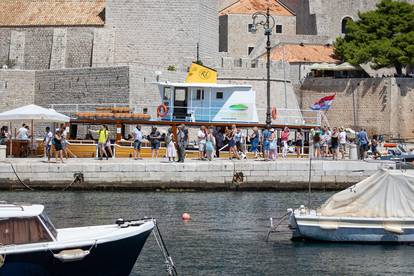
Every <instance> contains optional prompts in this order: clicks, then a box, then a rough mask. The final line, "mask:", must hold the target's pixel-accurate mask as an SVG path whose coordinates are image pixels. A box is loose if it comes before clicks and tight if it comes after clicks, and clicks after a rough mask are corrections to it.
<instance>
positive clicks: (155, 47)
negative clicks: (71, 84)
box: [97, 0, 218, 67]
mask: <svg viewBox="0 0 414 276" xmlns="http://www.w3.org/2000/svg"><path fill="white" fill-rule="evenodd" d="M217 9H218V6H217V0H197V1H194V0H181V1H172V0H157V1H154V0H143V1H139V4H137V2H135V1H129V0H109V1H107V7H106V23H105V29H110V30H114V31H115V47H114V48H115V50H114V53H115V56H114V62H115V63H126V62H128V63H136V64H139V65H141V66H143V65H146V64H147V65H153V64H160V65H163V66H164V67H165V66H168V65H176V64H178V62H179V60H178V59H179V58H180V57H191V58H192V59H193V60H195V58H196V49H197V47H196V46H197V43H198V42H199V43H200V56H201V58H211V59H215V58H216V57H217V55H218V34H217V33H218V16H217ZM97 62H98V61H97Z"/></svg>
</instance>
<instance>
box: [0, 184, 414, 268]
mask: <svg viewBox="0 0 414 276" xmlns="http://www.w3.org/2000/svg"><path fill="white" fill-rule="evenodd" d="M331 194H332V193H314V194H312V202H313V205H314V206H318V205H320V204H321V203H322V202H323V201H325V200H326V199H327V198H328V197H329V196H330V195H331ZM0 200H8V201H26V202H32V203H43V204H45V206H46V210H47V211H48V213H49V215H50V217H51V218H52V219H53V221H54V223H55V225H56V226H57V227H69V226H85V225H90V224H106V223H113V222H114V221H115V219H116V218H118V217H123V218H141V217H143V216H153V217H155V218H157V219H158V221H159V224H160V228H161V231H162V233H163V236H164V239H165V241H166V244H167V246H168V249H169V251H170V253H171V255H172V256H173V258H174V261H175V263H176V265H177V268H178V270H179V272H180V275H303V274H306V275H349V274H352V275H378V274H392V275H394V274H406V275H413V274H414V264H413V263H412V260H413V258H414V248H413V247H411V246H382V245H355V244H353V245H350V244H329V243H303V242H296V243H293V242H291V241H290V240H289V237H290V236H289V235H286V234H283V235H277V236H275V235H273V236H272V237H271V240H270V241H269V242H265V241H264V238H265V236H266V234H267V230H268V226H269V217H271V216H272V217H280V216H282V215H283V214H285V213H286V209H287V208H289V207H297V206H299V205H301V204H306V203H307V201H308V195H307V193H300V192H283V193H282V192H281V193H276V192H267V193H264V192H260V193H259V192H258V193H254V192H251V193H250V192H243V193H230V192H228V193H225V192H219V193H213V192H205V193H162V192H161V193H160V192H154V193H151V192H145V193H140V192H119V193H117V192H66V193H62V192H32V193H29V192H2V193H1V196H0ZM183 212H189V213H190V214H191V217H192V220H191V221H189V222H183V221H182V220H181V214H182V213H183ZM132 275H165V271H164V268H163V261H162V258H161V254H160V252H159V250H158V248H157V245H156V243H155V241H154V239H153V237H150V238H149V239H148V242H147V243H146V245H145V247H144V249H143V251H142V253H141V255H140V257H139V259H138V262H137V263H136V265H135V267H134V270H133V272H132Z"/></svg>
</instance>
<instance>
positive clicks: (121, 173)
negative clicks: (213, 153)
mask: <svg viewBox="0 0 414 276" xmlns="http://www.w3.org/2000/svg"><path fill="white" fill-rule="evenodd" d="M381 168H395V163H393V162H384V161H350V160H344V161H341V160H339V161H332V160H312V161H311V162H310V161H309V160H308V159H284V160H282V159H280V160H277V161H273V162H265V161H259V160H237V161H232V160H215V161H213V162H208V161H200V160H188V161H187V160H186V162H185V163H168V162H166V161H164V160H161V159H158V160H150V159H148V160H145V159H144V160H132V159H127V158H125V159H122V158H120V159H110V160H102V161H100V160H95V159H69V160H66V162H65V163H63V164H61V163H47V162H45V161H44V160H42V159H30V158H29V159H7V160H5V161H1V162H0V189H2V190H25V189H32V190H140V191H145V190H169V191H180V190H190V191H191V190H194V191H202V190H246V191H247V190H257V191H260V190H275V191H278V190H281V191H282V190H292V191H293V190H307V189H308V186H309V181H310V183H311V186H312V189H314V190H339V189H344V188H347V187H349V186H351V185H353V184H355V183H357V182H359V181H361V180H363V179H365V178H367V177H368V176H370V175H372V174H374V173H375V172H376V171H377V170H378V169H381Z"/></svg>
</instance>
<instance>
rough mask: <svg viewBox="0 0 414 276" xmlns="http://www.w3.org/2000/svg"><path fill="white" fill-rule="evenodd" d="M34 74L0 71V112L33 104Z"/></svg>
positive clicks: (31, 72)
mask: <svg viewBox="0 0 414 276" xmlns="http://www.w3.org/2000/svg"><path fill="white" fill-rule="evenodd" d="M34 87H35V72H34V71H20V70H1V69H0V112H3V111H7V110H10V109H13V108H16V107H20V106H23V105H28V104H32V103H33V102H34V94H35V93H34V91H35V89H34Z"/></svg>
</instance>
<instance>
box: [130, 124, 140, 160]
mask: <svg viewBox="0 0 414 276" xmlns="http://www.w3.org/2000/svg"><path fill="white" fill-rule="evenodd" d="M132 136H133V137H134V159H135V160H141V159H142V158H141V143H142V132H141V126H140V125H137V126H136V127H135V129H134V131H133V132H132Z"/></svg>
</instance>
